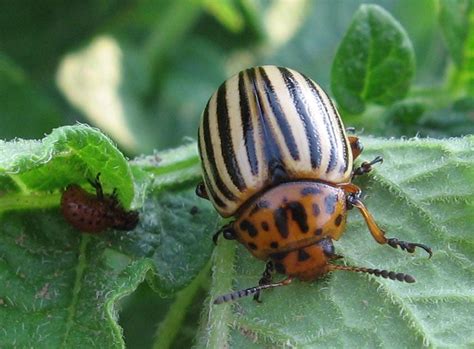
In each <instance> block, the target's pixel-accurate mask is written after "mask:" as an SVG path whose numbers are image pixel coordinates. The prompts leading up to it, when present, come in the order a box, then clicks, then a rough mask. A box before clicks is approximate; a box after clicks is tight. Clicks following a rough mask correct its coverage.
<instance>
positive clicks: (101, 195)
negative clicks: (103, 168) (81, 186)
mask: <svg viewBox="0 0 474 349" xmlns="http://www.w3.org/2000/svg"><path fill="white" fill-rule="evenodd" d="M87 181H88V182H89V183H90V185H92V187H93V188H94V189H95V194H96V196H97V198H98V199H99V200H103V199H104V190H103V189H102V183H100V172H99V173H97V176H95V178H94V180H91V179H88V180H87Z"/></svg>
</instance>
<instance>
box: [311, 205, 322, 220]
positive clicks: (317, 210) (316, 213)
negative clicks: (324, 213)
mask: <svg viewBox="0 0 474 349" xmlns="http://www.w3.org/2000/svg"><path fill="white" fill-rule="evenodd" d="M320 213H321V209H320V208H319V205H318V204H313V216H315V217H317V216H319V214H320Z"/></svg>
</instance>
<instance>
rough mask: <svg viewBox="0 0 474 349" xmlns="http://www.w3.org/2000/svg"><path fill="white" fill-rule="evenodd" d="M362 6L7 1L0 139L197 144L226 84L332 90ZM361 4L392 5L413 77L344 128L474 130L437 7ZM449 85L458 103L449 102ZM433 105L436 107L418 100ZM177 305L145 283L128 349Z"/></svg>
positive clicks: (131, 302)
mask: <svg viewBox="0 0 474 349" xmlns="http://www.w3.org/2000/svg"><path fill="white" fill-rule="evenodd" d="M446 1H447V3H448V5H449V3H451V2H453V1H450V0H446ZM362 3H363V2H362V1H356V0H351V1H349V0H345V1H344V0H339V1H334V0H319V1H304V0H274V1H269V0H268V1H266V0H258V1H251V0H221V1H219V0H189V1H184V0H183V1H165V0H124V1H118V0H101V1H91V0H89V1H76V0H74V1H60V0H44V1H32V0H24V1H20V2H13V1H7V2H6V3H5V2H4V3H2V6H1V8H2V10H1V11H0V28H1V30H0V125H1V126H0V138H1V139H7V140H9V139H13V138H15V137H21V138H42V137H43V135H44V134H45V133H49V132H50V131H51V129H52V128H55V127H58V126H61V125H66V124H74V123H76V122H84V123H89V124H91V125H94V126H96V127H98V128H100V129H101V130H102V131H103V132H105V133H106V134H108V135H109V136H110V137H111V138H112V139H114V141H115V142H117V144H118V145H119V146H120V148H121V149H122V150H123V151H124V152H125V153H126V154H128V155H129V156H130V157H133V156H135V155H138V154H149V153H152V152H153V150H155V149H160V150H161V149H165V148H169V147H174V146H177V145H179V144H182V143H183V142H185V141H186V139H187V138H189V137H191V138H195V136H196V130H197V126H198V122H199V117H200V113H201V111H202V109H203V107H204V105H205V103H206V101H207V99H208V98H209V96H210V95H211V94H212V93H213V91H214V90H215V89H216V88H217V87H218V85H219V84H220V83H221V82H222V81H224V80H225V79H226V78H227V77H229V76H230V75H232V74H234V73H236V72H238V71H239V70H241V69H243V68H246V67H249V66H253V65H258V64H276V65H282V66H288V67H291V68H293V69H296V70H299V71H301V72H303V73H305V74H306V75H308V76H309V77H311V78H312V79H314V80H315V81H317V82H318V83H319V84H320V85H321V86H322V87H323V88H325V89H326V90H327V91H329V93H330V94H331V90H330V79H331V77H330V74H331V67H332V62H333V58H334V55H335V53H336V50H337V48H338V45H339V44H340V42H341V40H342V38H343V36H344V33H345V32H346V30H347V28H348V26H349V24H350V22H351V18H352V16H353V14H354V12H355V11H356V10H357V8H358V7H359V6H360V4H362ZM365 3H375V4H378V5H380V6H382V7H383V8H385V9H386V10H387V11H388V12H390V13H391V14H392V15H393V16H394V17H395V18H396V19H397V20H398V21H399V22H400V23H401V25H402V26H403V27H404V28H405V30H406V31H407V33H408V36H409V37H410V39H411V40H412V43H413V46H414V50H415V54H416V67H417V70H416V73H415V78H414V81H413V83H412V87H411V89H410V92H409V94H408V97H407V99H406V101H405V102H404V103H402V104H398V105H393V106H390V107H385V108H381V107H378V108H375V109H373V108H372V109H370V110H367V111H365V112H364V113H362V114H360V115H348V114H347V115H343V118H344V119H345V122H346V126H351V125H354V126H357V128H358V129H359V130H361V132H364V133H365V134H371V135H378V136H393V137H400V136H408V137H413V136H416V135H419V136H434V137H448V136H460V135H464V134H469V133H472V132H473V130H474V112H473V110H474V98H473V97H472V96H470V95H469V94H467V95H466V94H465V93H462V92H461V93H458V92H457V88H456V86H453V85H456V81H459V79H456V68H455V66H456V64H455V63H456V62H454V61H453V60H452V59H451V58H450V57H451V55H450V50H451V51H452V50H453V48H452V47H451V48H450V47H449V40H448V44H447V43H446V40H444V39H445V37H443V35H442V34H443V33H442V29H441V28H440V25H439V7H440V2H438V1H433V0H417V1H412V0H399V1H394V0H392V1H389V0H385V1H365ZM457 3H466V4H467V3H469V1H458V2H457ZM466 6H467V5H466ZM461 29H462V28H461ZM461 31H462V30H461ZM448 90H449V91H450V98H444V95H445V94H446V91H448ZM453 91H454V92H453ZM426 96H428V97H429V99H430V101H431V102H430V103H428V104H423V103H421V104H420V103H418V102H416V101H417V100H419V99H420V98H421V99H423V98H425V97H426ZM417 98H418V99H417ZM413 101H415V102H413ZM201 293H202V294H201V296H200V299H197V300H196V302H195V304H194V305H193V306H192V307H191V310H190V311H189V319H188V321H187V322H188V323H189V326H188V327H186V328H185V330H184V332H183V331H182V332H183V333H182V334H181V335H180V336H179V343H174V345H175V346H176V347H186V346H188V345H189V344H190V343H192V338H193V335H194V331H195V329H196V326H197V325H196V323H197V318H198V317H199V311H200V310H199V309H200V308H199V304H201V303H202V298H203V297H205V290H203V291H202V292H201ZM169 304H171V301H170V300H163V299H161V298H160V297H159V296H158V295H156V294H153V293H152V292H151V291H150V290H149V289H148V287H147V286H145V285H143V286H142V287H140V288H139V290H138V291H137V292H135V294H134V295H133V296H131V297H129V298H128V299H126V300H125V301H124V302H123V304H122V306H123V309H124V310H123V312H122V314H121V324H122V325H123V326H124V331H125V338H126V342H127V344H128V347H130V348H147V347H149V346H150V345H151V343H152V342H153V334H154V333H155V331H156V326H157V324H158V322H159V320H160V318H161V315H162V314H160V313H158V312H154V311H153V309H161V311H164V309H166V307H167V306H168V305H169Z"/></svg>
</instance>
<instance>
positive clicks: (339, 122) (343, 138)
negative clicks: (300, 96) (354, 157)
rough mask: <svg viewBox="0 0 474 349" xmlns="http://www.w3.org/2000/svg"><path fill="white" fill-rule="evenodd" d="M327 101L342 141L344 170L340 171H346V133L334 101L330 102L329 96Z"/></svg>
mask: <svg viewBox="0 0 474 349" xmlns="http://www.w3.org/2000/svg"><path fill="white" fill-rule="evenodd" d="M328 99H329V103H331V108H332V109H333V110H334V116H335V118H336V121H337V125H338V126H339V137H340V140H341V143H342V154H343V159H344V164H343V165H344V170H343V171H342V173H344V172H346V171H347V167H348V166H349V161H348V156H349V150H348V148H349V147H348V146H347V141H346V135H345V134H344V125H343V124H342V120H341V117H340V116H339V114H338V112H337V109H336V107H335V106H334V103H333V102H332V100H331V98H329V97H328Z"/></svg>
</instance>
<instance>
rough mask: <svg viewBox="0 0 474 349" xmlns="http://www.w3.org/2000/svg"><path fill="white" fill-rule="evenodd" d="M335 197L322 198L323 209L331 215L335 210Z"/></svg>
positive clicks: (332, 195)
mask: <svg viewBox="0 0 474 349" xmlns="http://www.w3.org/2000/svg"><path fill="white" fill-rule="evenodd" d="M336 202H337V195H335V194H329V195H327V196H326V197H325V198H324V208H325V210H326V212H327V213H329V214H333V213H334V211H335V210H336Z"/></svg>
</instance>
